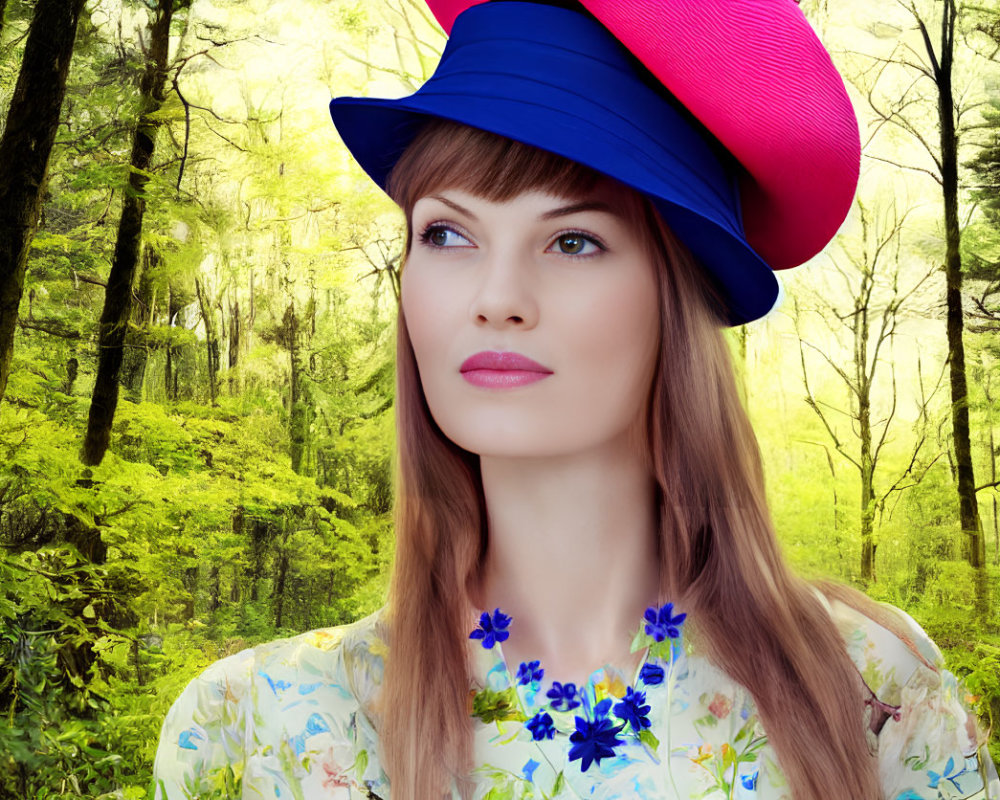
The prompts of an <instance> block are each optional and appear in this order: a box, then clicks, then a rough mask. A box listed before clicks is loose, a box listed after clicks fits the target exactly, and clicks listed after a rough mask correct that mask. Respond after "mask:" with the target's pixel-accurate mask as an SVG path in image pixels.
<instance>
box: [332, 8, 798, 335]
mask: <svg viewBox="0 0 1000 800" xmlns="http://www.w3.org/2000/svg"><path fill="white" fill-rule="evenodd" d="M643 69H644V68H643V67H642V65H641V64H639V63H638V62H636V60H635V58H634V57H633V56H632V54H631V53H630V52H629V50H628V49H626V48H625V47H624V46H623V45H622V44H621V43H620V42H619V41H618V40H617V39H616V38H615V37H614V36H613V35H612V34H611V33H610V32H609V31H608V30H607V29H606V28H605V27H604V26H603V25H602V24H601V23H600V22H598V21H597V20H596V19H593V18H591V17H589V16H586V15H584V14H581V13H578V12H576V11H573V10H569V9H565V8H558V7H554V6H549V5H541V4H537V3H532V2H487V3H482V4H479V5H474V6H472V7H470V8H468V9H466V10H465V11H463V12H462V13H461V14H460V15H459V16H458V18H457V19H456V20H455V22H454V26H453V27H452V30H451V36H450V38H449V39H448V41H447V44H446V46H445V49H444V53H443V54H442V56H441V61H440V63H439V64H438V67H437V70H436V71H435V73H434V75H433V76H432V77H431V78H430V79H429V80H428V81H427V82H426V83H424V85H423V86H421V87H420V89H418V90H417V92H415V93H414V94H412V95H409V96H408V97H403V98H400V99H382V98H369V97H338V98H335V99H334V100H333V101H332V102H331V103H330V113H331V115H332V117H333V121H334V124H335V125H336V127H337V130H338V132H339V133H340V136H341V138H342V139H343V141H344V143H345V144H346V145H347V147H348V149H349V150H350V151H351V153H352V154H353V155H354V157H355V158H356V159H357V161H358V163H359V164H360V165H361V166H362V168H363V169H364V170H365V172H367V173H368V175H369V176H370V177H371V178H372V180H374V181H375V183H377V184H378V185H379V186H380V187H381V188H382V189H383V190H384V189H385V186H386V179H387V177H388V175H389V173H390V172H391V170H392V168H393V166H394V165H395V164H396V162H397V161H398V159H399V157H400V156H401V155H402V153H403V151H404V150H405V149H406V148H407V146H408V145H409V144H410V143H411V142H412V141H413V139H414V137H415V136H416V134H417V133H418V131H419V130H420V128H421V127H422V125H423V124H424V123H426V122H427V121H428V117H440V118H444V119H448V120H452V121H455V122H459V123H463V124H465V125H469V126H472V127H474V128H479V129H482V130H486V131H490V132H492V133H496V134H499V135H501V136H505V137H508V138H510V139H514V140H516V141H519V142H523V143H525V144H528V145H532V146H534V147H538V148H540V149H542V150H547V151H549V152H552V153H555V154H557V155H560V156H563V157H565V158H568V159H571V160H572V161H576V162H578V163H580V164H583V165H585V166H587V167H590V168H592V169H594V170H596V171H597V172H600V173H603V174H605V175H608V176H610V177H612V178H615V179H617V180H618V181H621V182H622V183H624V184H626V185H628V186H631V187H633V188H634V189H637V190H638V191H640V192H642V193H644V194H646V195H648V196H649V198H650V199H651V200H652V202H653V203H654V205H655V206H656V208H657V209H658V210H659V212H660V213H661V214H662V215H663V217H664V219H665V220H666V222H667V224H668V225H669V226H670V227H671V229H672V230H673V232H674V233H675V235H676V236H677V237H678V238H679V239H680V240H681V241H682V242H684V244H685V245H687V247H688V248H689V249H690V251H691V252H692V253H693V255H694V256H695V258H696V259H697V260H698V261H699V263H700V264H701V265H702V266H703V267H704V268H705V269H706V270H707V271H708V272H709V273H710V274H711V276H712V277H713V278H714V281H715V283H716V284H717V286H718V287H719V289H720V290H721V293H722V296H723V298H724V300H725V302H726V306H727V309H726V311H727V316H728V319H727V321H728V324H730V325H739V324H742V323H745V322H749V321H751V320H754V319H758V318H760V317H762V316H764V315H766V314H767V313H768V312H769V311H770V310H771V309H772V308H773V307H774V306H775V303H776V301H777V299H778V298H779V293H780V288H779V283H778V280H777V278H776V276H775V274H774V272H773V270H772V269H771V267H770V266H769V265H768V264H767V263H766V262H765V261H764V260H763V259H762V258H761V256H760V255H758V253H757V252H756V251H755V250H754V249H753V248H752V247H751V246H750V245H749V244H748V242H747V239H746V236H745V234H744V228H743V221H742V214H741V207H740V187H739V166H738V164H737V162H735V161H733V160H730V159H728V158H726V154H725V152H724V151H723V153H722V154H720V153H719V146H718V143H717V142H715V141H714V140H713V139H711V137H710V135H708V134H706V133H705V131H704V130H702V129H700V126H699V125H698V123H697V122H695V121H692V120H691V119H690V115H689V114H688V113H686V111H685V109H684V108H683V107H678V105H679V104H678V103H677V101H676V100H674V99H673V98H672V97H671V96H670V95H669V94H668V93H667V91H666V90H665V89H663V88H662V86H659V85H656V86H654V85H651V81H650V76H649V74H648V73H645V74H644V73H643ZM653 81H655V78H654V79H653Z"/></svg>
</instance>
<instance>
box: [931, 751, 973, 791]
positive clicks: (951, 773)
mask: <svg viewBox="0 0 1000 800" xmlns="http://www.w3.org/2000/svg"><path fill="white" fill-rule="evenodd" d="M957 767H958V765H957V764H956V763H955V759H954V758H949V759H948V763H947V764H945V766H944V772H943V773H938V772H935V771H934V770H932V769H929V770H927V777H928V778H930V780H929V781H928V782H927V785H928V786H930V787H931V788H932V789H937V788H938V784H940V783H941V781H942V780H946V781H948V782H949V783H951V784H952V785H953V786H954V787H955V788H956V789H958V788H959V786H958V781H956V780H955V779H956V778H957V777H958V776H959V775H961V774H962V773H963V772H965V765H964V764H963V765H962V768H961V769H957Z"/></svg>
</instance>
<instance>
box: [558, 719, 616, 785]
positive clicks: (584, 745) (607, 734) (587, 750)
mask: <svg viewBox="0 0 1000 800" xmlns="http://www.w3.org/2000/svg"><path fill="white" fill-rule="evenodd" d="M624 727H625V726H624V725H615V724H614V722H612V721H611V720H610V719H608V718H607V717H605V716H598V718H597V719H595V720H594V721H593V722H591V721H590V720H586V719H584V718H583V717H577V718H576V731H574V732H573V733H571V734H570V737H569V740H570V741H571V742H573V746H572V747H571V748H570V750H569V760H570V761H575V760H576V759H580V771H581V772H586V771H587V769H588V768H589V767H590V765H591V763H592V762H594V761H596V762H597V763H598V764H600V763H601V759H602V758H612V757H614V755H615V747H617V746H618V745H622V744H625V742H623V741H622V740H621V739H619V738H618V734H619V733H620V732H621V729H622V728H624Z"/></svg>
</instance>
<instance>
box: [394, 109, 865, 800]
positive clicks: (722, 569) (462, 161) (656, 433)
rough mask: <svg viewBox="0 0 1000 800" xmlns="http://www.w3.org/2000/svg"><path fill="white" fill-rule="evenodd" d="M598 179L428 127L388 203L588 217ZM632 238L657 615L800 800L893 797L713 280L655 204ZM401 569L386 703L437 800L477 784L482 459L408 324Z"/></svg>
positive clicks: (401, 782) (399, 507)
mask: <svg viewBox="0 0 1000 800" xmlns="http://www.w3.org/2000/svg"><path fill="white" fill-rule="evenodd" d="M602 177H603V176H601V175H599V174H598V173H596V172H594V171H592V170H590V169H588V168H587V167H584V166H582V165H579V164H576V163H574V162H572V161H569V160H567V159H564V158H562V157H560V156H557V155H553V154H551V153H548V152H545V151H542V150H538V149H536V148H533V147H530V146H527V145H524V144H521V143H519V142H515V141H512V140H509V139H506V138H503V137H500V136H497V135H494V134H491V133H487V132H483V131H480V130H477V129H473V128H469V127H466V126H463V125H459V124H457V123H451V122H447V121H443V120H435V121H432V122H430V123H428V124H427V125H426V126H425V127H424V128H423V129H422V130H421V132H420V133H419V135H418V136H417V138H416V139H415V141H414V142H413V143H412V144H411V145H410V147H409V148H408V149H407V150H406V152H405V153H404V154H403V156H402V158H401V159H400V160H399V162H398V163H397V164H396V166H395V168H394V170H393V172H392V174H391V176H390V179H389V184H388V191H389V193H390V195H391V196H392V197H393V199H394V200H395V201H396V202H397V204H398V205H399V206H400V207H401V208H402V209H403V211H404V212H405V214H406V218H407V223H408V230H407V245H406V252H407V254H408V253H409V251H410V246H411V244H412V231H411V230H410V229H409V227H410V225H409V223H410V220H411V218H412V210H413V206H414V204H415V203H416V201H417V199H419V198H420V197H422V196H425V195H426V194H428V193H431V192H433V191H436V190H440V189H443V188H459V189H463V190H465V191H468V192H471V193H473V194H476V195H479V196H482V197H484V198H486V199H488V200H491V201H494V202H502V201H505V200H508V199H511V198H513V197H515V196H517V195H518V194H520V193H521V192H524V191H528V190H532V189H538V190H545V191H549V192H551V193H553V194H556V195H559V196H563V197H567V198H576V197H580V196H582V195H584V194H585V193H587V192H588V191H590V190H591V189H592V188H593V187H594V186H595V185H596V184H597V182H598V181H599V180H601V179H602ZM635 196H636V199H637V202H636V203H635V210H634V217H635V219H634V225H635V228H636V230H637V231H638V232H640V233H641V234H642V235H643V236H644V237H645V241H646V243H647V248H648V252H649V256H650V258H651V259H652V263H653V264H654V265H655V267H656V268H657V276H658V283H659V294H660V315H661V322H662V325H661V332H660V338H661V341H660V348H659V357H658V363H657V366H656V370H655V374H654V377H653V382H652V387H651V391H650V394H649V403H648V414H647V442H646V446H647V448H648V452H647V453H646V456H647V458H648V462H649V465H650V469H651V471H652V473H653V475H654V476H655V479H656V483H657V486H658V496H659V508H660V515H661V524H660V542H659V549H660V553H661V558H660V560H661V575H662V576H663V584H664V585H663V586H662V587H661V591H662V592H663V596H665V597H669V598H674V599H676V600H677V602H678V603H680V604H682V607H683V608H684V610H686V611H689V612H692V613H691V616H692V621H693V622H696V623H697V630H698V640H699V642H701V643H702V645H703V646H704V648H705V652H706V655H707V656H708V657H709V658H710V659H711V660H712V661H713V663H715V664H716V665H717V666H718V667H719V668H720V669H722V670H723V671H724V672H726V673H727V674H728V675H730V676H731V677H732V678H733V679H734V680H736V681H737V682H739V683H740V684H742V685H743V686H745V687H746V688H747V689H748V690H749V692H750V693H751V695H752V696H753V698H754V700H755V702H756V705H757V709H758V712H759V714H760V718H761V721H762V723H763V725H764V728H765V730H766V731H767V734H768V737H769V740H770V742H771V743H772V744H773V746H774V749H775V752H776V754H777V758H778V760H779V762H780V766H781V768H782V770H783V771H784V773H785V775H786V777H787V779H788V781H789V784H790V786H791V787H792V790H793V793H794V796H795V797H796V798H798V799H799V800H805V799H806V798H809V799H812V798H820V797H822V798H826V799H827V800H874V798H877V797H879V795H880V791H879V786H878V774H877V768H876V762H875V759H874V758H873V757H872V756H871V754H870V753H869V750H868V746H867V744H866V739H865V731H864V722H863V709H864V695H863V694H862V687H863V683H862V682H861V680H860V676H859V675H858V672H857V670H856V668H855V667H854V665H853V663H852V662H851V660H850V659H849V657H848V655H847V653H846V650H845V647H844V643H843V641H842V639H841V638H840V635H839V634H838V632H837V630H836V629H835V627H834V624H833V622H832V620H831V619H830V617H829V615H828V613H827V612H826V610H825V609H824V607H823V604H822V603H821V601H820V600H819V599H818V598H817V596H816V595H815V591H814V590H813V589H812V588H811V587H810V586H809V585H808V584H807V583H805V582H804V581H803V580H801V579H800V578H798V577H797V576H795V575H794V574H792V573H791V572H790V570H789V568H788V567H787V565H786V564H785V562H784V560H783V558H782V555H781V553H780V551H779V547H778V544H777V540H776V537H775V533H774V529H773V525H772V522H771V519H770V515H769V512H768V509H767V505H766V499H765V491H764V478H763V471H762V466H761V457H760V451H759V447H758V444H757V440H756V437H755V435H754V432H753V430H752V428H751V426H750V421H749V419H748V417H747V415H746V411H745V409H744V407H743V405H742V402H741V400H740V395H739V392H738V390H737V385H736V380H735V377H734V373H733V368H732V363H731V360H730V355H729V350H728V347H727V344H726V342H725V338H724V336H723V333H722V328H723V323H722V322H721V320H722V319H723V318H724V316H723V305H722V300H721V299H720V297H719V295H718V293H717V292H716V291H715V289H714V286H713V285H712V283H711V281H710V280H709V278H708V277H707V276H706V273H705V272H704V270H702V269H701V268H700V267H699V266H698V265H697V263H696V262H695V261H694V259H693V257H692V256H691V255H690V253H689V252H688V250H687V249H686V248H685V247H684V246H683V245H682V244H681V243H680V242H679V241H678V240H677V238H676V237H675V236H674V234H673V233H672V232H671V230H670V229H669V227H668V226H667V225H666V223H665V222H664V221H663V219H662V217H661V216H660V214H659V212H658V211H657V210H656V209H655V207H654V206H653V205H652V203H651V202H650V201H649V200H648V198H646V197H645V196H642V195H640V194H639V193H635ZM396 414H397V431H398V441H397V448H398V462H397V464H398V466H397V470H398V474H397V497H396V558H395V563H394V566H393V572H392V578H391V582H390V589H389V602H388V608H387V611H388V645H389V650H388V656H387V661H386V670H385V677H384V683H383V685H382V694H381V698H380V703H379V714H378V726H379V728H380V740H381V746H382V751H383V752H382V755H383V763H384V765H385V767H386V771H387V774H388V776H389V779H390V782H391V785H392V792H393V797H394V798H396V800H426V798H431V797H438V796H441V794H442V793H446V792H447V791H448V790H449V788H450V782H451V780H452V779H454V780H455V782H456V785H457V787H458V789H459V791H460V793H461V794H462V795H463V796H468V795H469V793H470V791H471V788H472V783H471V780H470V777H469V773H470V770H471V769H472V767H473V766H474V765H473V763H472V761H473V755H472V722H471V718H470V707H469V697H468V694H467V687H469V685H470V677H471V676H470V672H469V670H470V666H469V664H468V663H467V636H468V630H469V628H470V627H471V622H472V621H473V605H472V603H471V602H470V600H469V591H468V590H469V587H470V585H471V583H472V581H473V580H474V577H475V575H476V573H477V570H478V568H479V566H480V564H481V560H482V558H483V556H484V554H485V551H486V543H487V535H488V531H487V529H486V523H485V520H486V514H485V503H484V499H483V490H482V482H481V476H480V473H479V465H478V457H477V456H475V455H474V454H472V453H469V452H467V451H465V450H463V449H461V448H459V447H458V446H457V445H455V444H454V443H453V442H451V441H450V440H448V438H447V437H445V436H444V434H443V433H442V432H441V430H440V429H439V428H438V426H437V425H436V424H435V422H434V420H433V419H432V417H431V414H430V412H429V410H428V407H427V403H426V401H425V399H424V396H423V392H422V390H421V386H420V381H419V377H418V373H417V365H416V361H415V359H414V354H413V349H412V347H411V344H410V339H409V335H408V332H407V328H406V320H405V319H404V317H403V314H402V311H400V314H399V324H398V338H397V398H396Z"/></svg>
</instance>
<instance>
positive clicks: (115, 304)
mask: <svg viewBox="0 0 1000 800" xmlns="http://www.w3.org/2000/svg"><path fill="white" fill-rule="evenodd" d="M173 4H174V0H159V4H158V7H157V9H156V16H155V18H154V20H153V24H152V28H151V30H150V36H149V55H148V60H147V62H146V68H145V71H144V72H143V76H142V80H141V82H140V84H139V92H140V103H141V106H140V108H141V109H142V110H141V112H140V116H139V123H138V126H137V128H136V131H135V137H134V139H133V140H132V156H131V159H130V162H129V163H130V165H131V169H130V171H129V179H128V186H127V188H126V190H125V195H124V198H123V200H122V215H121V221H120V222H119V224H118V240H117V242H116V243H115V254H114V257H113V260H112V263H111V273H110V274H109V276H108V288H107V291H106V292H105V296H104V311H103V312H102V313H101V323H100V334H99V342H100V347H99V350H100V353H99V356H98V362H97V377H96V379H95V382H94V394H93V397H92V399H91V403H90V415H89V419H88V420H87V433H86V435H85V437H84V442H83V452H82V453H81V456H80V458H81V460H82V461H83V463H84V464H87V465H91V466H94V465H97V464H100V463H101V461H102V459H103V458H104V453H105V452H106V451H107V449H108V443H109V442H110V440H111V425H112V423H113V422H114V419H115V409H116V408H117V406H118V376H119V372H120V371H121V365H122V353H123V350H124V343H125V331H126V329H127V327H128V318H129V307H130V300H131V294H132V281H133V279H134V277H135V272H136V266H137V265H138V263H139V249H140V245H141V241H142V220H143V215H144V214H145V211H146V199H145V196H144V191H145V188H146V184H147V182H148V181H149V178H148V177H147V175H148V173H149V167H150V164H152V161H153V151H154V148H155V145H156V132H157V129H158V128H159V126H160V122H159V121H157V120H155V119H152V118H151V115H153V114H154V113H155V112H156V111H158V110H159V108H160V106H161V105H162V104H163V100H164V88H165V85H166V79H167V58H168V56H169V50H170V21H171V18H172V16H173Z"/></svg>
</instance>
